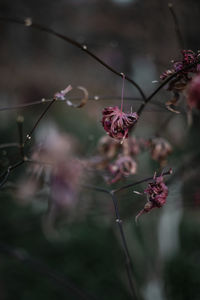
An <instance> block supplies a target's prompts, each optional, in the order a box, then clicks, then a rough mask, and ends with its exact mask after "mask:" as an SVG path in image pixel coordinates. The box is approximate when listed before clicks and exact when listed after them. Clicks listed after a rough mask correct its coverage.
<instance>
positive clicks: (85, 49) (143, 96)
mask: <svg viewBox="0 0 200 300" xmlns="http://www.w3.org/2000/svg"><path fill="white" fill-rule="evenodd" d="M0 20H1V21H4V22H12V23H16V24H22V25H26V26H28V27H32V28H35V29H38V30H40V31H44V32H47V33H49V34H51V35H53V36H56V37H58V38H60V39H62V40H64V41H65V42H67V43H69V44H71V45H73V46H75V47H76V48H79V49H81V50H83V51H84V52H85V53H87V54H88V55H89V56H91V57H92V58H94V59H95V60H96V61H98V62H99V63H100V64H101V65H103V66H104V67H105V68H106V69H108V70H110V71H111V72H112V73H114V74H116V75H118V76H120V77H122V76H123V75H122V73H121V72H118V71H117V70H115V69H114V68H113V67H111V66H109V65H108V64H107V63H105V62H104V61H103V60H102V59H100V58H99V57H98V56H96V55H95V54H94V53H93V52H91V51H90V50H88V48H87V45H85V44H84V45H82V44H80V43H78V42H77V41H75V40H74V39H72V38H70V37H68V36H66V35H63V34H61V33H58V32H56V31H55V30H53V29H51V28H47V27H45V26H42V25H40V24H37V23H34V22H32V20H30V22H29V24H26V20H21V19H18V18H11V17H3V16H0ZM125 79H126V80H127V81H129V82H130V83H131V84H132V85H134V86H135V87H136V89H137V90H138V92H139V93H140V95H141V96H142V98H143V99H144V100H145V99H146V96H145V94H144V92H143V90H142V88H141V87H140V86H139V85H138V84H137V83H136V82H135V81H134V80H132V79H131V78H129V77H128V76H125Z"/></svg>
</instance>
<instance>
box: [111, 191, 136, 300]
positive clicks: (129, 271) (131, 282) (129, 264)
mask: <svg viewBox="0 0 200 300" xmlns="http://www.w3.org/2000/svg"><path fill="white" fill-rule="evenodd" d="M110 195H111V197H112V201H113V206H114V210H115V217H116V223H117V225H118V228H119V233H120V237H121V241H122V246H123V251H124V256H125V261H126V271H127V276H128V281H129V286H130V290H131V294H132V297H133V299H139V297H138V292H137V291H136V286H135V283H134V280H133V264H132V261H131V256H130V253H129V249H128V244H127V241H126V237H125V234H124V229H123V224H122V220H121V218H120V213H119V209H118V201H117V198H116V196H115V195H114V193H113V192H112V191H111V192H110Z"/></svg>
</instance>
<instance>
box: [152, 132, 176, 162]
mask: <svg viewBox="0 0 200 300" xmlns="http://www.w3.org/2000/svg"><path fill="white" fill-rule="evenodd" d="M149 144H150V151H151V157H152V159H154V160H156V161H158V162H159V163H160V165H161V166H162V167H163V166H164V165H165V164H166V162H167V157H168V155H169V154H170V153H171V152H172V146H171V145H170V143H169V142H168V141H167V140H166V139H164V138H160V137H156V138H153V139H151V140H150V143H149Z"/></svg>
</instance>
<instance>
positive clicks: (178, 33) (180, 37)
mask: <svg viewBox="0 0 200 300" xmlns="http://www.w3.org/2000/svg"><path fill="white" fill-rule="evenodd" d="M168 7H169V11H170V13H171V15H172V18H173V21H174V26H175V32H176V36H177V41H178V45H179V48H180V49H181V50H183V49H185V43H184V39H183V35H182V33H181V30H180V25H179V22H178V18H177V15H176V12H175V10H174V7H173V4H172V3H169V4H168Z"/></svg>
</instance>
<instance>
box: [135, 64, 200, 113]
mask: <svg viewBox="0 0 200 300" xmlns="http://www.w3.org/2000/svg"><path fill="white" fill-rule="evenodd" d="M198 63H200V59H198V60H197V61H195V62H194V63H191V64H189V65H187V66H186V67H185V68H183V69H182V70H179V71H177V72H175V73H174V74H172V75H171V76H169V77H168V78H167V79H165V80H164V81H163V82H162V83H161V84H160V85H159V86H158V87H157V88H156V89H155V91H154V92H153V93H152V94H151V95H150V96H149V97H148V98H146V100H145V101H144V103H143V104H141V106H140V108H139V109H138V112H137V113H138V115H141V114H142V112H143V110H144V108H145V107H146V105H147V104H148V103H149V102H150V100H151V99H152V98H153V97H154V96H155V95H156V94H157V93H158V92H159V91H160V90H161V89H162V88H163V87H164V86H165V85H166V84H167V83H168V82H169V81H170V80H172V79H173V78H174V77H176V76H177V75H178V74H180V73H181V72H183V71H187V70H189V69H190V68H191V67H193V66H195V65H196V64H198Z"/></svg>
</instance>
